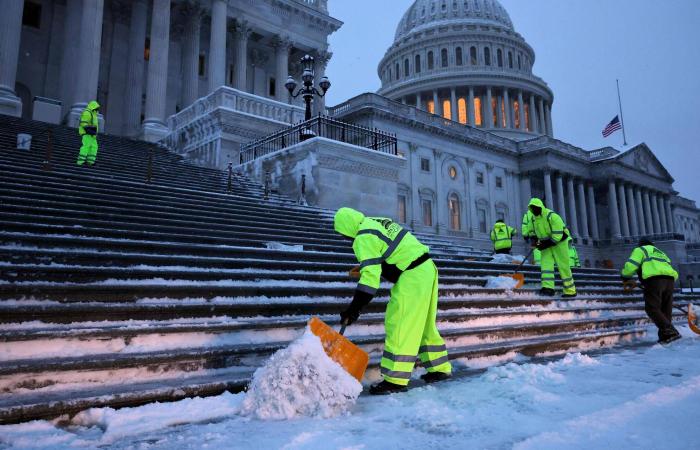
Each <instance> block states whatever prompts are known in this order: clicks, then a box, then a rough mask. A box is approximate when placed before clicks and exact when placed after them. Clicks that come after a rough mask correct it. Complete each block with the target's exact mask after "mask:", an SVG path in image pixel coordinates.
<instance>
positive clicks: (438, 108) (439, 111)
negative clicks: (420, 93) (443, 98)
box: [433, 89, 442, 117]
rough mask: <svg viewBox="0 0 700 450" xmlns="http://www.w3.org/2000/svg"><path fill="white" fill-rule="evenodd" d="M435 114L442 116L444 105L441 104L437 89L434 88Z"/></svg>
mask: <svg viewBox="0 0 700 450" xmlns="http://www.w3.org/2000/svg"><path fill="white" fill-rule="evenodd" d="M433 114H435V115H437V116H440V117H442V105H440V96H439V95H438V91H437V89H434V90H433Z"/></svg>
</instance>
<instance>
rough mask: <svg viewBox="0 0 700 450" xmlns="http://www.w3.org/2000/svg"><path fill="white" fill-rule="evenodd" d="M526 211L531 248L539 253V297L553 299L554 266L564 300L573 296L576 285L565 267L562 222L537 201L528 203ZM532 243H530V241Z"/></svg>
mask: <svg viewBox="0 0 700 450" xmlns="http://www.w3.org/2000/svg"><path fill="white" fill-rule="evenodd" d="M528 209H529V210H530V212H532V215H533V222H532V223H533V229H534V231H535V236H536V238H537V239H536V242H535V244H534V246H535V247H536V248H537V249H538V250H539V251H540V252H541V258H542V260H541V272H542V289H540V294H541V295H547V296H554V295H555V291H554V278H555V276H554V275H555V274H554V265H555V264H556V265H557V269H558V270H559V277H560V278H561V282H562V286H563V291H564V292H563V295H562V297H564V298H570V297H576V286H575V285H574V278H573V275H572V273H571V267H570V266H569V245H568V240H569V233H568V230H567V229H566V225H565V224H564V220H563V219H562V218H561V216H559V214H557V213H555V212H554V211H551V210H549V209H547V208H545V207H544V203H542V200H540V199H539V198H533V199H532V200H530V203H529V205H528ZM531 242H532V241H531Z"/></svg>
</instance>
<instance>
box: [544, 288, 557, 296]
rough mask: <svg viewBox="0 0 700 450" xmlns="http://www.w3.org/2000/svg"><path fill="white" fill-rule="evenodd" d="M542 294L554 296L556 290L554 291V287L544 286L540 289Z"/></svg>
mask: <svg viewBox="0 0 700 450" xmlns="http://www.w3.org/2000/svg"><path fill="white" fill-rule="evenodd" d="M540 295H544V296H545V297H554V296H555V295H556V292H554V289H552V288H542V289H540Z"/></svg>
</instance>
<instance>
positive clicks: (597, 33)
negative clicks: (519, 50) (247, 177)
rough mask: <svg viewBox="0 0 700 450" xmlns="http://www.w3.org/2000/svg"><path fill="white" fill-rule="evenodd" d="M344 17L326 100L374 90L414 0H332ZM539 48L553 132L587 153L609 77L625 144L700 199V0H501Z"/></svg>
mask: <svg viewBox="0 0 700 450" xmlns="http://www.w3.org/2000/svg"><path fill="white" fill-rule="evenodd" d="M328 3H329V8H330V11H331V15H333V16H334V17H336V18H338V19H340V20H342V21H343V22H345V24H344V25H343V27H342V28H341V29H340V30H339V31H338V32H337V33H335V34H333V35H332V36H331V38H330V42H331V51H333V59H332V60H331V62H330V64H329V67H328V70H327V74H328V76H329V77H330V79H331V81H332V82H333V86H332V88H331V90H330V92H329V93H328V97H329V98H328V102H327V103H328V104H329V105H334V104H337V103H340V102H343V101H345V100H347V99H349V98H351V97H353V96H355V95H358V94H361V93H363V92H374V91H376V90H377V89H378V88H379V86H380V83H379V78H378V77H377V63H378V62H379V60H380V59H381V58H382V57H383V56H384V52H385V51H386V49H387V48H388V47H389V45H391V43H392V41H393V38H394V32H395V30H396V25H397V24H398V22H399V20H400V19H401V16H402V15H403V13H404V12H405V11H406V9H407V8H408V7H409V6H410V5H411V4H412V3H413V0H329V1H328ZM501 4H502V5H503V6H504V7H505V8H506V10H507V11H508V12H509V13H510V17H511V19H512V20H513V23H514V25H515V30H516V31H517V32H519V33H520V34H521V35H522V36H523V37H524V38H525V40H526V41H527V42H528V43H529V44H530V45H531V46H532V47H533V48H534V49H535V53H536V61H535V65H534V69H533V70H534V72H535V74H536V75H538V76H540V77H541V78H543V79H544V80H545V81H546V82H547V83H548V84H549V86H550V87H551V88H552V90H553V91H554V107H553V121H554V135H555V137H556V138H557V139H561V140H563V141H565V142H570V143H572V144H574V145H577V146H579V147H582V148H584V149H587V150H590V149H594V148H600V147H603V146H606V145H611V146H613V147H615V148H618V149H622V148H623V146H622V134H621V133H619V132H618V133H616V134H614V135H612V136H610V137H609V138H607V139H603V137H602V136H601V131H602V129H603V127H604V126H605V125H606V124H607V123H608V122H609V121H610V120H611V119H612V118H613V117H615V115H616V114H617V111H618V107H617V92H616V88H615V79H616V78H619V79H620V84H621V89H622V103H623V104H622V106H623V113H624V119H625V127H626V130H627V140H628V143H629V144H631V145H635V144H638V143H640V142H646V143H647V144H648V145H649V146H650V147H651V149H652V151H653V152H654V153H655V154H656V156H657V157H658V158H659V160H660V161H661V163H662V164H664V165H665V166H666V168H667V169H668V170H669V172H670V173H671V175H672V176H673V177H674V178H675V179H676V182H675V188H676V190H678V191H679V192H680V193H681V195H684V196H686V197H690V198H692V199H693V200H696V201H700V0H662V1H659V0H501Z"/></svg>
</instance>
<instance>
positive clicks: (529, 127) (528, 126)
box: [523, 103, 532, 131]
mask: <svg viewBox="0 0 700 450" xmlns="http://www.w3.org/2000/svg"><path fill="white" fill-rule="evenodd" d="M523 108H525V128H526V129H527V131H532V125H531V124H530V105H528V104H527V103H525V104H524V105H523Z"/></svg>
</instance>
